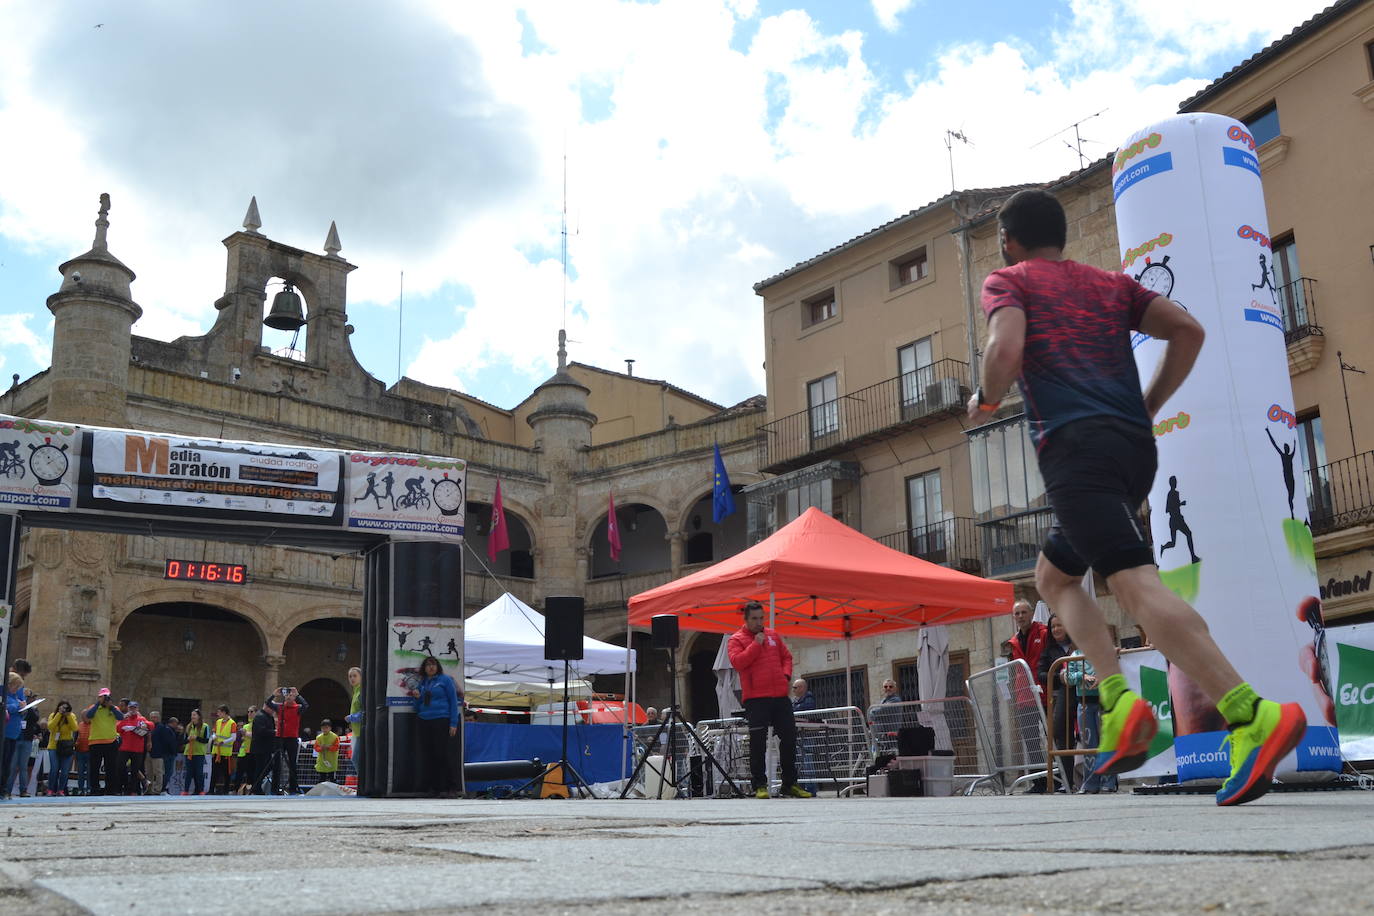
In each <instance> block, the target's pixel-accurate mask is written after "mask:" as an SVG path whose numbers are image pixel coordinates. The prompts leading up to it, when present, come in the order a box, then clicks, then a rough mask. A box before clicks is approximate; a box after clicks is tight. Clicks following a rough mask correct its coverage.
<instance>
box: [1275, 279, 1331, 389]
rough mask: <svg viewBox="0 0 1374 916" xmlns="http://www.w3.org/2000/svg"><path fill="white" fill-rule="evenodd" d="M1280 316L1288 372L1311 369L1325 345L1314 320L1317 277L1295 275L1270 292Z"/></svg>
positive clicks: (1324, 340) (1320, 357)
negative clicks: (1288, 281)
mask: <svg viewBox="0 0 1374 916" xmlns="http://www.w3.org/2000/svg"><path fill="white" fill-rule="evenodd" d="M1274 299H1275V302H1276V304H1277V305H1278V307H1279V311H1280V313H1281V314H1282V316H1283V340H1284V343H1285V344H1287V346H1288V374H1289V375H1298V374H1299V373H1302V372H1306V371H1308V370H1309V369H1315V368H1316V367H1317V366H1318V364H1320V363H1321V360H1322V351H1323V350H1324V349H1326V332H1324V331H1323V330H1322V326H1321V325H1319V324H1317V281H1316V280H1313V279H1311V278H1310V277H1299V278H1298V279H1296V280H1294V281H1293V282H1292V283H1285V284H1284V285H1283V286H1280V287H1279V288H1278V289H1277V290H1275V292H1274Z"/></svg>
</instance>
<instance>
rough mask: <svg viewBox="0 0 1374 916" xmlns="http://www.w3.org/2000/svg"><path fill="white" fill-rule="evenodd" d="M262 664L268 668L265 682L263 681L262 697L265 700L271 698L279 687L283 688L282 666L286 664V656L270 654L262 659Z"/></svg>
mask: <svg viewBox="0 0 1374 916" xmlns="http://www.w3.org/2000/svg"><path fill="white" fill-rule="evenodd" d="M262 662H263V665H264V666H266V668H267V670H266V672H265V673H264V678H265V680H264V681H263V688H262V695H263V697H264V698H266V697H269V696H271V695H272V693H273V691H275V690H276V689H277V688H278V687H280V686H282V684H281V666H282V665H284V664H286V656H285V655H271V654H268V655H264V656H263V657H262ZM259 702H260V701H259Z"/></svg>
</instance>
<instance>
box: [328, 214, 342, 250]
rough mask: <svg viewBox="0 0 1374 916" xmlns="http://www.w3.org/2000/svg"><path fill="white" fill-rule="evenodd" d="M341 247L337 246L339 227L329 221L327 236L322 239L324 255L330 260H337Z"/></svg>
mask: <svg viewBox="0 0 1374 916" xmlns="http://www.w3.org/2000/svg"><path fill="white" fill-rule="evenodd" d="M342 249H343V246H342V245H340V244H339V227H338V226H336V225H334V221H333V220H330V221H329V234H328V235H327V236H325V237H324V253H325V254H327V255H329V256H330V257H331V258H337V257H338V256H339V252H340V251H341V250H342Z"/></svg>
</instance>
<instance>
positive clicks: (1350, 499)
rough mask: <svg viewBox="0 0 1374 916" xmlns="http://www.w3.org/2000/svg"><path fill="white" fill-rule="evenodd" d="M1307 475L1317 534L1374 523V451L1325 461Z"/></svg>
mask: <svg viewBox="0 0 1374 916" xmlns="http://www.w3.org/2000/svg"><path fill="white" fill-rule="evenodd" d="M1305 476H1306V478H1307V508H1308V518H1309V520H1310V524H1311V526H1312V533H1313V534H1314V535H1322V534H1330V533H1332V532H1334V531H1340V530H1342V529H1345V528H1353V527H1355V526H1356V525H1363V524H1367V523H1370V522H1374V451H1370V452H1361V453H1360V454H1358V455H1354V456H1352V457H1350V458H1342V459H1341V460H1340V461H1333V462H1331V463H1330V464H1324V465H1322V466H1321V467H1318V468H1313V469H1312V470H1310V471H1308V472H1306V474H1305Z"/></svg>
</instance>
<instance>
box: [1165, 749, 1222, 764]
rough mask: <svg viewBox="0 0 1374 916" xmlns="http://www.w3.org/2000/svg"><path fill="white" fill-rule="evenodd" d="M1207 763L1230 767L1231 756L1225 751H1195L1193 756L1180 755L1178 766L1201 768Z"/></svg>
mask: <svg viewBox="0 0 1374 916" xmlns="http://www.w3.org/2000/svg"><path fill="white" fill-rule="evenodd" d="M1207 763H1224V764H1226V765H1227V766H1230V763H1231V755H1230V754H1229V753H1227V752H1226V750H1225V749H1222V750H1219V751H1193V752H1192V753H1191V754H1180V755H1179V757H1178V765H1179V766H1181V767H1191V766H1201V765H1202V764H1207Z"/></svg>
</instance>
